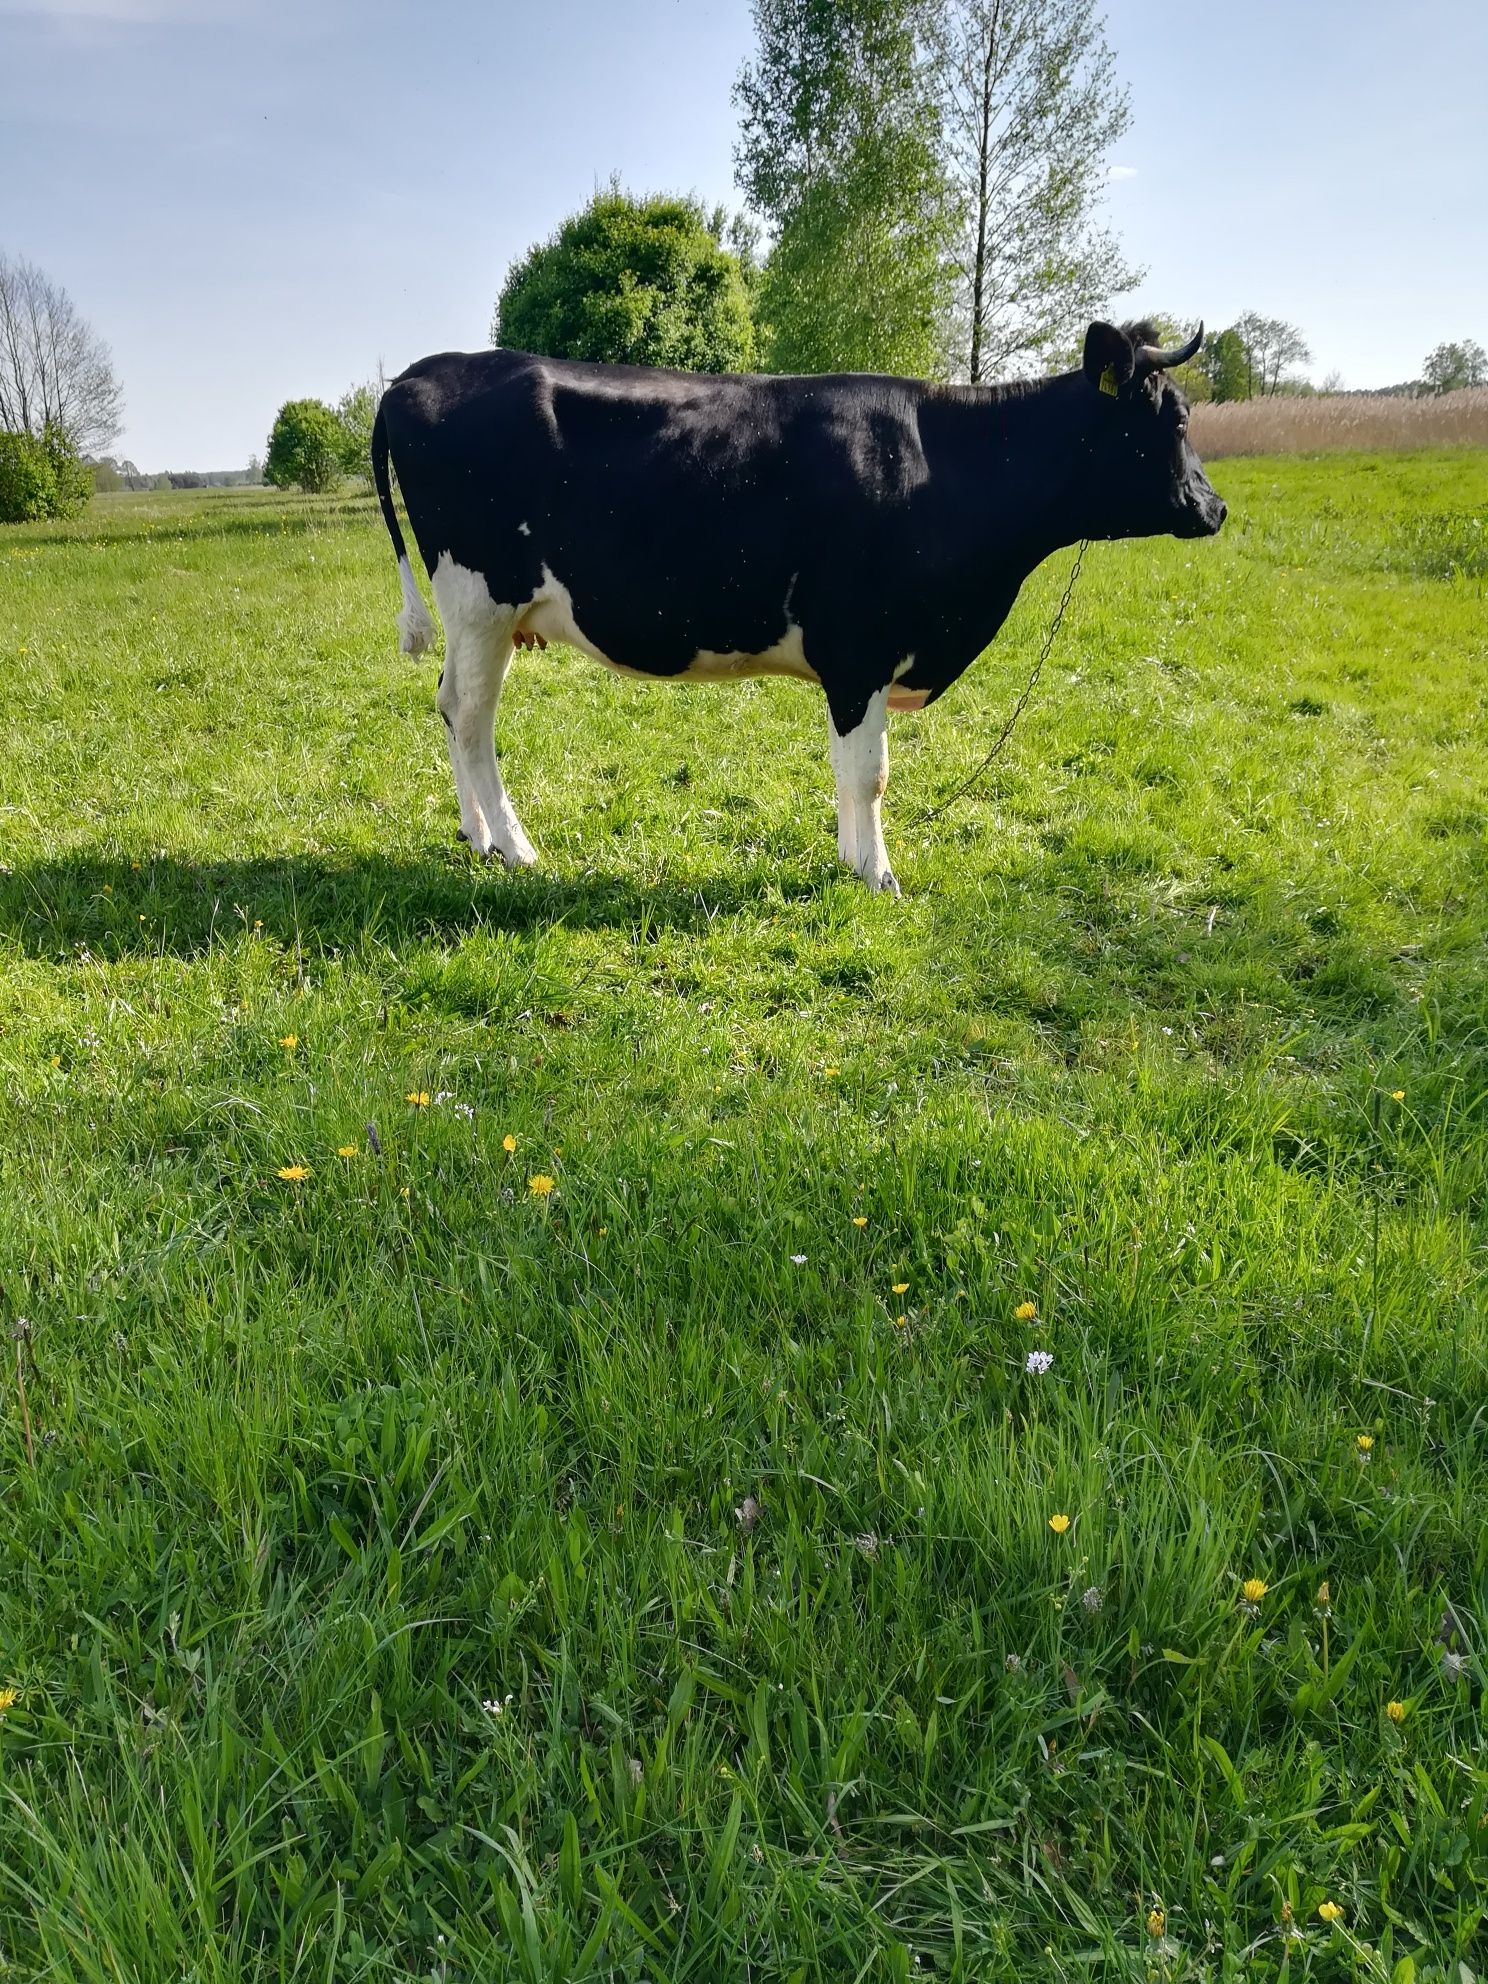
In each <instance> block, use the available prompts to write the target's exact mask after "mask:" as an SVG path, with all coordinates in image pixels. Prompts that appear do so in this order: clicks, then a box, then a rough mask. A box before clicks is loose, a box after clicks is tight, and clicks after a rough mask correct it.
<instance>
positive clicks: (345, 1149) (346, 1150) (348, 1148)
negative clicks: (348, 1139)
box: [336, 1144, 357, 1157]
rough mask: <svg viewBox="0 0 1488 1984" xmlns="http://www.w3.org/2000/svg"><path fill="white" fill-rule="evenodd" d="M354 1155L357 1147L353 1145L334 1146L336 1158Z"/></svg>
mask: <svg viewBox="0 0 1488 1984" xmlns="http://www.w3.org/2000/svg"><path fill="white" fill-rule="evenodd" d="M356 1154H357V1147H356V1145H355V1144H337V1146H336V1155H337V1157H355V1156H356Z"/></svg>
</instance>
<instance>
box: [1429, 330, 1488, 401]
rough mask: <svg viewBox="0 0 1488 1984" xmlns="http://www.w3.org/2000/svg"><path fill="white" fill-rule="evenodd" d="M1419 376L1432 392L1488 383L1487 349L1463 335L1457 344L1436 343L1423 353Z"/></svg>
mask: <svg viewBox="0 0 1488 1984" xmlns="http://www.w3.org/2000/svg"><path fill="white" fill-rule="evenodd" d="M1421 376H1422V378H1423V379H1424V380H1425V382H1426V384H1427V386H1429V387H1430V389H1431V391H1432V392H1433V393H1453V392H1456V391H1458V390H1459V388H1461V387H1463V386H1485V385H1488V352H1485V351H1484V349H1483V347H1482V346H1481V345H1480V344H1478V343H1477V342H1476V341H1475V340H1474V339H1472V338H1464V339H1463V340H1462V342H1461V344H1439V345H1438V346H1437V347H1436V349H1435V351H1432V352H1428V353H1427V355H1426V362H1425V364H1424V365H1423V366H1422V367H1421Z"/></svg>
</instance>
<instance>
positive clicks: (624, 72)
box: [0, 0, 1488, 469]
mask: <svg viewBox="0 0 1488 1984" xmlns="http://www.w3.org/2000/svg"><path fill="white" fill-rule="evenodd" d="M1107 30H1108V35H1109V38H1110V40H1111V43H1112V45H1113V47H1114V48H1115V50H1116V54H1117V60H1118V64H1119V68H1120V73H1121V76H1122V78H1123V79H1124V80H1125V81H1126V82H1127V83H1128V85H1129V86H1130V89H1131V94H1132V109H1133V122H1132V129H1131V132H1130V133H1129V135H1128V137H1127V139H1126V140H1125V141H1124V142H1123V144H1122V146H1121V148H1120V151H1119V152H1118V153H1117V154H1116V155H1115V163H1116V165H1117V166H1118V168H1119V170H1118V175H1117V176H1116V177H1115V178H1113V180H1112V182H1111V186H1110V211H1111V217H1112V219H1113V220H1114V222H1115V224H1116V226H1117V228H1118V229H1119V231H1120V234H1121V236H1122V240H1123V243H1124V245H1125V248H1126V250H1127V253H1128V255H1129V256H1130V258H1131V259H1132V260H1133V261H1135V262H1137V263H1140V264H1144V265H1145V266H1146V267H1147V268H1148V270H1149V272H1150V273H1149V275H1148V278H1147V280H1146V281H1145V282H1144V284H1143V286H1142V288H1141V289H1140V290H1139V291H1137V292H1136V293H1135V294H1134V295H1133V296H1131V297H1129V298H1124V299H1122V309H1123V311H1124V312H1125V311H1131V310H1134V309H1136V308H1140V307H1143V306H1146V307H1153V308H1160V309H1164V310H1166V311H1168V312H1170V313H1171V314H1173V315H1175V316H1181V317H1185V318H1186V317H1191V316H1197V315H1203V316H1204V317H1205V318H1206V319H1207V320H1208V322H1209V323H1210V324H1211V325H1215V324H1223V323H1227V322H1229V321H1230V320H1231V319H1233V318H1234V316H1236V315H1237V314H1238V313H1239V312H1240V311H1241V310H1244V309H1247V308H1254V309H1258V310H1262V311H1264V312H1266V313H1267V314H1268V315H1273V316H1282V317H1287V318H1290V319H1292V320H1293V321H1294V322H1296V323H1298V324H1300V325H1301V326H1302V328H1303V329H1304V331H1305V332H1306V334H1307V336H1308V338H1309V340H1310V342H1311V345H1312V349H1313V353H1314V362H1313V365H1312V367H1311V370H1312V373H1313V376H1314V377H1318V378H1320V377H1321V376H1322V375H1323V374H1324V373H1326V372H1329V371H1332V370H1334V369H1337V370H1338V371H1339V372H1341V373H1342V374H1343V376H1344V378H1345V379H1346V380H1347V382H1348V383H1349V384H1351V385H1382V384H1387V383H1389V382H1391V381H1394V380H1397V379H1402V378H1408V377H1411V376H1413V375H1414V374H1415V373H1416V372H1417V371H1418V370H1419V367H1420V362H1421V359H1422V357H1423V356H1424V354H1425V353H1426V351H1427V350H1428V349H1429V348H1430V347H1431V346H1432V345H1434V344H1437V343H1439V342H1440V341H1441V340H1442V339H1444V338H1457V337H1476V338H1477V339H1478V340H1479V341H1480V342H1482V343H1484V344H1488V224H1485V221H1484V216H1483V205H1482V198H1483V188H1484V186H1485V184H1488V115H1485V103H1488V7H1485V6H1484V5H1483V4H1482V0H1421V4H1418V5H1416V6H1414V7H1412V8H1410V9H1408V10H1403V9H1401V8H1400V7H1399V6H1398V5H1396V4H1391V5H1386V4H1383V3H1382V0H1352V4H1344V3H1343V0H1291V4H1286V5H1283V4H1279V3H1278V0H1251V4H1250V5H1249V6H1247V7H1243V8H1241V7H1233V8H1222V9H1221V8H1214V7H1206V6H1204V5H1201V4H1193V5H1189V6H1186V7H1181V8H1179V7H1174V6H1172V5H1171V4H1167V5H1151V4H1146V0H1108V6H1107ZM749 47H750V19H749V7H748V4H747V0H629V3H628V4H627V0H610V4H603V0H549V4H546V5H541V4H539V5H531V4H518V5H508V4H494V3H493V4H487V5H478V4H474V0H449V4H442V3H441V0H428V4H425V5H423V6H407V5H399V4H395V0H366V3H365V4H356V3H355V0H0V75H3V76H4V77H5V78H6V79H7V84H6V91H5V99H6V100H5V114H4V120H3V125H0V249H3V250H5V251H7V252H9V253H10V254H12V255H15V254H22V255H26V256H28V257H29V258H30V259H31V260H33V261H35V262H38V263H40V264H41V265H42V267H44V268H45V269H46V270H47V271H48V273H49V274H51V275H52V276H53V277H55V278H56V279H57V280H58V281H59V282H61V283H63V284H64V285H65V286H66V287H67V288H68V289H69V290H70V291H71V293H72V296H73V298H74V300H75V301H76V302H77V304H78V305H79V306H80V308H81V309H82V310H83V311H84V313H85V314H86V315H87V316H88V317H89V318H90V319H91V320H92V322H93V323H94V324H95V326H96V327H97V328H98V329H99V330H100V331H101V332H102V333H103V334H104V335H105V336H106V337H107V338H108V339H109V341H110V343H111V344H112V346H113V351H114V357H115V360H116V363H117V366H118V369H119V372H120V374H121V376H122V378H123V381H124V388H125V398H126V405H127V413H126V425H125V432H124V436H123V439H122V441H121V443H120V447H121V450H122V452H124V453H126V454H128V455H129V456H131V457H132V458H133V459H134V460H135V461H137V462H138V463H139V464H140V465H141V466H142V467H145V468H150V469H159V468H164V467H173V468H186V467H193V468H224V467H230V466H235V465H238V464H240V463H242V462H244V461H245V460H246V459H247V457H248V456H249V454H250V453H252V452H254V451H255V450H256V451H259V452H261V451H262V449H263V446H264V441H265V437H266V435H267V433H268V429H269V425H270V422H271V421H272V419H273V415H274V411H275V409H276V407H277V406H278V405H279V403H280V401H281V400H283V399H286V398H289V397H294V396H299V395H301V394H316V395H321V396H324V397H327V398H335V397H337V396H338V395H339V393H340V392H341V391H342V390H343V389H344V388H345V387H346V386H347V385H349V384H350V383H352V382H353V381H354V380H356V379H360V378H365V377H367V376H368V375H369V374H370V373H371V372H373V371H374V370H375V368H376V365H377V362H378V360H379V359H381V360H382V361H383V363H384V364H385V365H386V367H387V369H388V371H389V372H390V373H391V372H395V371H397V370H398V369H399V368H400V367H401V366H403V365H405V364H407V363H408V362H409V361H410V360H412V359H414V358H417V357H419V356H420V355H422V354H423V353H424V352H428V351H437V350H443V349H447V348H450V347H469V346H475V345H480V344H483V343H484V342H485V341H486V339H487V337H488V334H489V327H490V320H491V312H492V305H493V302H494V299H495V296H496V293H497V290H498V289H499V287H500V284H501V278H502V275H503V273H504V271H505V269H506V266H507V264H508V262H509V261H510V260H511V259H512V258H513V257H514V256H515V255H518V254H520V253H521V252H522V251H523V250H524V249H525V248H526V247H527V246H528V244H529V243H530V242H532V241H533V240H534V239H537V238H539V237H541V236H543V235H546V234H548V233H549V232H551V230H552V229H553V227H554V226H555V225H556V224H557V222H558V221H559V220H560V219H561V218H562V216H563V215H564V214H565V213H566V212H568V211H569V210H570V209H571V208H573V207H575V206H577V205H579V204H580V203H581V202H582V201H584V200H585V199H586V198H587V197H588V196H589V194H590V193H591V192H592V190H593V189H594V186H595V185H596V183H597V182H599V181H602V180H604V179H606V178H608V177H609V175H610V174H611V173H612V172H616V171H618V172H619V173H620V174H621V176H622V177H623V179H624V180H625V182H626V183H627V184H628V185H629V186H631V187H633V188H634V189H636V190H638V191H646V190H653V189H662V188H667V189H671V188H677V189H684V190H692V191H695V192H697V193H699V194H700V195H702V196H703V197H704V198H706V199H708V200H710V201H712V200H728V201H731V202H736V201H737V194H736V193H735V190H734V186H733V171H732V161H731V154H732V148H733V140H734V128H735V119H734V112H733V107H732V105H731V103H730V100H729V89H730V85H731V83H732V82H733V79H734V76H735V74H736V73H737V71H738V67H739V64H740V62H741V61H742V60H743V59H744V57H745V56H746V55H747V53H748V51H749Z"/></svg>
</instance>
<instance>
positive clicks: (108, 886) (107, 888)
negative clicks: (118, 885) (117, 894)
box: [103, 882, 114, 896]
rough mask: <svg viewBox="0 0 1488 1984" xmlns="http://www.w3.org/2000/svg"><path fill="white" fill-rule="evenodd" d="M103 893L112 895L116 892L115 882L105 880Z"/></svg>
mask: <svg viewBox="0 0 1488 1984" xmlns="http://www.w3.org/2000/svg"><path fill="white" fill-rule="evenodd" d="M103 893H104V894H105V895H106V896H111V895H112V894H113V893H114V885H113V883H112V882H105V883H104V885H103Z"/></svg>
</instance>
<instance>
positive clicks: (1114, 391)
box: [1100, 365, 1121, 400]
mask: <svg viewBox="0 0 1488 1984" xmlns="http://www.w3.org/2000/svg"><path fill="white" fill-rule="evenodd" d="M1100 389H1101V391H1102V392H1103V393H1109V394H1110V395H1111V398H1112V399H1113V400H1114V399H1116V398H1117V397H1118V395H1119V394H1120V391H1121V388H1120V387H1119V386H1118V385H1117V384H1116V367H1115V366H1114V365H1108V366H1107V367H1106V369H1105V371H1104V372H1102V374H1101V381H1100Z"/></svg>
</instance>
